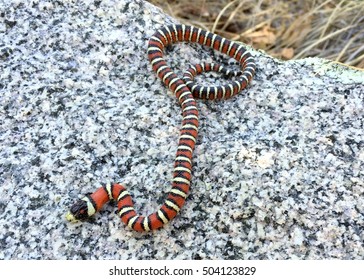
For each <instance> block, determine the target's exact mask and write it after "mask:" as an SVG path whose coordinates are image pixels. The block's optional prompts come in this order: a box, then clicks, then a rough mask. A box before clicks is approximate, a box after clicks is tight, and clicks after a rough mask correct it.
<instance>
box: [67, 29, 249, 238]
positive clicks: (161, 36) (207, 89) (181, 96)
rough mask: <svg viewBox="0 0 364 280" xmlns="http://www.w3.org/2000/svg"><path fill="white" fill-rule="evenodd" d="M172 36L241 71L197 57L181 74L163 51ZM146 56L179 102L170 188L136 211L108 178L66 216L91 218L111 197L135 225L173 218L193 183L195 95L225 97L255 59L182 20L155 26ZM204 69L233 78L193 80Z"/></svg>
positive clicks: (153, 225) (146, 227) (243, 80)
mask: <svg viewBox="0 0 364 280" xmlns="http://www.w3.org/2000/svg"><path fill="white" fill-rule="evenodd" d="M176 42H193V43H198V44H201V45H205V46H208V47H211V48H213V49H215V50H218V51H219V52H221V53H224V54H226V55H228V56H229V57H231V58H233V59H235V60H236V61H237V62H238V63H239V65H240V67H241V71H235V72H232V71H230V70H228V69H226V68H225V67H224V66H221V65H219V64H214V63H201V64H196V65H193V66H191V67H190V68H189V69H188V70H187V71H186V72H185V73H184V76H183V78H182V79H181V78H179V77H178V76H177V75H176V74H175V73H174V72H173V70H172V69H171V68H170V67H169V66H168V65H167V63H166V61H165V59H164V57H163V52H164V49H165V47H166V46H168V45H170V44H173V43H176ZM148 58H149V61H150V63H151V65H152V68H153V70H154V71H155V72H156V73H157V76H158V77H159V78H160V79H161V80H162V81H163V83H164V84H165V85H166V86H167V87H168V88H169V89H170V90H171V91H173V92H174V94H175V95H176V97H177V99H178V101H179V104H180V105H181V108H182V116H183V119H182V127H181V131H180V137H179V141H178V148H177V155H176V158H175V162H174V170H173V179H172V188H171V190H170V191H169V193H168V195H167V198H166V199H165V201H164V203H163V204H162V206H161V207H160V209H159V210H157V211H156V212H154V213H152V214H150V215H148V216H145V217H144V216H140V215H138V214H137V212H136V211H135V209H134V204H133V201H132V198H131V196H130V194H129V192H128V191H127V190H126V188H125V187H124V186H122V185H120V184H118V183H111V184H106V185H104V186H102V187H100V188H98V189H97V190H96V191H95V192H94V193H92V194H88V195H86V196H85V197H84V198H83V199H81V200H79V201H77V202H76V203H75V204H74V205H73V206H72V207H71V208H70V212H69V213H68V214H67V216H66V218H67V219H68V220H69V221H77V220H85V219H87V218H89V217H90V216H92V215H93V214H95V213H96V212H97V211H99V210H100V209H101V208H102V206H103V205H104V204H105V203H107V202H108V201H110V200H114V201H116V202H117V206H118V212H117V213H118V214H119V216H120V218H121V220H122V221H123V222H124V223H125V224H126V225H127V226H129V227H130V228H131V229H133V230H136V231H151V230H155V229H158V228H161V227H163V226H164V225H165V224H166V223H168V222H169V221H170V220H172V219H173V218H174V217H175V216H176V215H177V213H178V212H179V211H180V210H181V208H182V206H183V204H184V203H185V200H186V198H187V194H188V191H189V188H190V184H191V170H192V154H193V150H194V147H195V144H196V139H197V131H198V124H199V119H198V110H197V107H196V100H195V99H197V98H200V99H226V98H229V97H231V96H234V95H236V94H237V93H239V92H240V91H241V90H242V89H244V88H245V87H246V86H247V84H248V83H249V82H250V80H251V79H252V77H253V75H254V72H255V63H254V59H253V57H252V56H251V54H250V53H249V52H248V51H247V50H246V49H245V48H244V47H243V45H241V44H238V43H236V42H233V41H230V40H228V39H225V38H223V37H221V36H219V35H216V34H213V33H211V32H208V31H204V30H202V29H200V28H196V27H193V26H186V25H171V26H165V27H163V28H161V29H159V30H157V31H156V32H155V33H154V35H153V36H152V37H150V39H149V43H148ZM204 71H215V72H222V73H223V74H225V75H232V76H236V78H235V79H234V81H231V82H230V83H227V84H225V85H221V86H200V85H197V84H195V83H194V81H193V80H194V77H195V76H196V75H198V74H200V73H202V72H204Z"/></svg>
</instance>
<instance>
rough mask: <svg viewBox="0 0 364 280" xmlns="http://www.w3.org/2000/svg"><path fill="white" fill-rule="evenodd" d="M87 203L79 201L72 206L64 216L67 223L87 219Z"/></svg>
mask: <svg viewBox="0 0 364 280" xmlns="http://www.w3.org/2000/svg"><path fill="white" fill-rule="evenodd" d="M88 212H89V211H88V205H87V201H85V200H83V199H80V200H78V201H77V202H76V203H75V204H73V205H72V207H71V208H70V211H69V212H68V213H67V214H66V219H67V220H68V221H69V222H77V221H84V220H86V219H87V218H88V217H89V213H88Z"/></svg>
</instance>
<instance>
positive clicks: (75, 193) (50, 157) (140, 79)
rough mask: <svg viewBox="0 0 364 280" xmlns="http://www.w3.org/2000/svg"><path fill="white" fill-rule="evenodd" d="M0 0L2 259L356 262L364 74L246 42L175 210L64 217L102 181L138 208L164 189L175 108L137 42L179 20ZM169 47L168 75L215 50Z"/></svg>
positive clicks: (155, 13) (363, 166) (143, 6)
mask: <svg viewBox="0 0 364 280" xmlns="http://www.w3.org/2000/svg"><path fill="white" fill-rule="evenodd" d="M0 10H1V11H2V12H1V14H0V38H1V40H0V77H1V78H0V117H1V122H0V153H1V154H0V185H1V188H0V259H363V256H364V247H363V242H364V195H363V193H364V132H363V115H364V110H363V109H364V106H363V99H364V72H362V71H358V70H354V69H350V68H347V67H345V66H342V65H339V64H335V63H333V62H330V61H327V60H323V59H318V58H309V59H302V60H297V61H289V62H282V61H279V60H276V59H273V58H272V57H270V56H268V55H267V54H265V53H263V52H260V51H255V50H251V52H252V54H253V56H254V57H255V59H256V63H257V72H256V75H255V78H254V80H253V81H252V83H251V85H250V86H249V87H248V88H247V89H246V90H244V91H243V92H242V93H241V94H240V95H238V96H236V97H234V98H232V99H229V100H225V101H219V102H214V101H199V102H198V106H199V110H200V118H201V120H200V129H199V137H198V140H197V146H196V150H195V154H194V169H193V181H192V186H191V192H190V194H189V196H188V199H187V202H186V204H185V206H184V207H183V209H182V211H181V212H180V213H179V215H178V216H177V217H176V218H175V219H174V220H173V221H172V222H171V223H169V224H168V225H167V226H166V227H164V228H163V229H162V230H159V231H155V232H153V233H148V234H141V233H136V232H133V231H131V230H129V229H128V228H126V227H125V226H124V224H122V223H121V222H120V221H119V218H118V216H117V215H115V213H114V212H115V210H116V206H115V205H112V204H110V205H108V206H106V207H105V208H104V209H103V211H102V212H101V213H99V214H97V215H96V216H95V218H93V219H90V220H89V221H87V222H84V223H77V224H70V223H68V222H67V221H66V220H65V218H64V217H65V213H66V212H67V210H68V208H69V206H70V205H71V204H72V203H73V202H74V201H75V200H76V199H78V198H80V197H82V196H83V195H84V194H86V193H89V192H92V191H94V190H95V189H96V188H97V187H98V186H99V185H100V184H101V183H102V182H105V181H120V182H122V183H123V184H125V185H126V186H127V187H128V189H129V191H130V192H131V193H132V194H133V197H134V200H135V202H136V207H137V208H138V210H139V211H140V213H142V214H147V213H150V212H152V211H155V210H156V209H157V208H158V205H160V204H161V203H162V202H163V200H164V198H165V196H166V193H167V192H168V191H169V189H170V181H171V178H172V174H171V173H172V169H173V161H174V156H175V152H176V147H177V140H178V134H179V129H180V122H181V110H180V107H179V105H178V103H177V100H176V98H175V97H174V96H173V94H172V93H171V92H170V91H169V90H168V89H167V88H165V87H164V86H163V84H162V83H161V82H160V80H159V79H158V78H157V77H156V75H155V73H154V72H153V71H152V69H151V66H150V65H149V62H148V59H147V54H146V48H147V42H148V38H149V37H150V36H151V35H152V34H153V33H154V32H155V31H156V29H158V28H160V27H161V26H163V25H166V24H171V23H177V21H176V20H174V19H172V18H170V17H169V16H167V15H165V14H164V13H163V12H162V11H161V10H160V9H158V8H156V7H154V6H152V5H151V4H149V3H147V2H144V1H140V0H136V1H135V0H118V1H113V0H105V1H91V0H84V1H71V0H69V1H48V2H46V1H38V0H33V1H28V2H24V3H23V1H8V2H7V3H1V4H0ZM166 57H167V61H168V63H169V64H170V65H171V67H172V68H173V69H174V70H175V71H176V73H178V74H179V75H180V74H181V73H182V72H183V70H184V69H186V67H187V66H188V65H189V64H190V63H196V62H199V61H215V60H221V55H219V54H218V53H217V52H213V51H211V50H209V49H206V48H202V47H199V46H196V45H191V44H178V45H174V46H172V47H171V48H170V50H169V51H168V52H167V54H166ZM198 80H199V82H206V83H213V84H214V83H218V82H217V81H221V80H222V78H220V77H218V76H216V75H206V76H203V77H199V79H198Z"/></svg>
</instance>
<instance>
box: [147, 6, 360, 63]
mask: <svg viewBox="0 0 364 280" xmlns="http://www.w3.org/2000/svg"><path fill="white" fill-rule="evenodd" d="M149 2H151V3H153V4H154V5H156V6H160V7H161V8H162V9H163V10H164V11H165V12H166V13H167V14H170V15H171V16H173V17H174V18H176V19H178V20H180V21H181V22H182V23H185V24H192V25H194V26H198V27H202V28H204V29H206V30H210V31H212V32H215V33H217V34H220V35H222V36H224V37H226V38H229V39H233V40H237V41H243V42H245V43H248V44H251V45H253V46H254V47H255V48H258V49H263V50H265V51H266V52H267V53H269V54H270V55H272V56H275V57H278V58H282V59H297V58H303V57H308V56H317V57H323V58H327V59H331V60H334V61H338V62H341V63H345V64H347V65H350V66H354V67H358V68H364V3H363V1H362V0H326V1H324V0H308V1H304V0H293V1H284V0H258V1H253V0H194V1H191V0H174V1H173V0H169V1H164V0H150V1H149Z"/></svg>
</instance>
